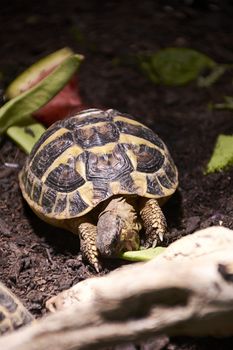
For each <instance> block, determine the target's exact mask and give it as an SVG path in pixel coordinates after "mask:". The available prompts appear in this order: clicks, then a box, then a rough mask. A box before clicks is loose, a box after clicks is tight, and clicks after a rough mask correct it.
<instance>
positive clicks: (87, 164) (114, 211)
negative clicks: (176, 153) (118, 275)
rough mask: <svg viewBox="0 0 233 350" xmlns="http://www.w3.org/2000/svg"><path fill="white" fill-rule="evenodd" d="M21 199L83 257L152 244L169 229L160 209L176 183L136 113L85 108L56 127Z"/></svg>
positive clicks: (166, 156)
mask: <svg viewBox="0 0 233 350" xmlns="http://www.w3.org/2000/svg"><path fill="white" fill-rule="evenodd" d="M19 183H20V188H21V190H22V194H23V197H24V198H25V200H26V201H27V203H28V204H29V206H30V207H31V208H32V210H33V211H34V212H35V213H36V214H37V215H38V216H39V217H40V218H41V219H42V220H44V221H46V222H47V223H50V224H52V225H55V226H58V227H62V228H65V229H67V230H69V231H71V232H73V233H75V234H77V235H79V238H80V249H81V252H82V255H83V257H85V258H86V259H87V260H88V262H89V263H90V264H91V265H92V266H94V267H95V269H96V271H97V272H99V271H100V269H101V263H100V257H116V256H118V254H119V253H120V252H123V251H125V250H137V249H138V248H139V244H140V240H141V243H142V241H143V239H142V237H140V231H141V229H142V228H143V229H144V241H143V245H144V247H145V248H148V247H155V246H156V244H157V242H158V241H162V240H163V236H164V234H165V233H166V231H167V228H166V227H167V225H166V220H165V217H164V215H163V212H162V210H161V207H160V206H161V205H162V204H163V203H164V201H165V200H166V199H167V198H169V197H170V196H171V195H172V194H173V193H174V192H175V190H176V188H177V186H178V173H177V168H176V166H175V164H174V162H173V160H172V158H171V156H170V153H169V151H168V149H167V147H166V145H165V144H164V142H163V141H162V140H161V139H160V138H159V137H158V136H157V134H155V133H154V132H153V131H152V130H151V129H150V128H148V127H147V126H145V125H143V124H141V123H140V122H138V121H137V120H135V119H134V118H133V117H132V116H130V115H128V114H125V113H120V112H118V111H116V110H114V109H108V110H106V111H103V110H100V109H94V108H92V109H87V110H84V111H81V112H79V113H78V114H76V115H74V116H71V117H69V118H67V119H63V120H61V121H58V122H55V123H54V124H53V125H52V126H50V127H49V128H48V129H47V130H46V131H45V133H44V134H43V135H42V136H41V138H40V139H39V141H38V142H37V143H36V144H35V146H34V148H33V149H32V151H31V154H30V155H29V157H28V158H27V160H26V163H25V165H24V167H23V169H22V170H21V172H20V174H19Z"/></svg>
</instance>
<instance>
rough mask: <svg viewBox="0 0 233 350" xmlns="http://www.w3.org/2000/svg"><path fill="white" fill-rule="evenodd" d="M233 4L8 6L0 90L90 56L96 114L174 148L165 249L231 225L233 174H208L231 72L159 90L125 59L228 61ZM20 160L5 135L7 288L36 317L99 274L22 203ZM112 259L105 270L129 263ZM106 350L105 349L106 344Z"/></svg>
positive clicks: (85, 75) (88, 89)
mask: <svg viewBox="0 0 233 350" xmlns="http://www.w3.org/2000/svg"><path fill="white" fill-rule="evenodd" d="M232 15H233V6H232V5H231V2H230V1H229V2H228V1H194V2H192V1H178V0H177V1H157V2H156V1H150V0H144V1H140V2H133V1H125V2H118V1H113V0H110V1H107V2H99V1H94V0H93V1H87V0H86V1H77V2H74V1H65V2H58V1H55V0H53V1H48V2H47V3H46V5H44V7H43V6H42V5H41V4H39V3H35V4H33V5H32V3H31V2H29V1H21V2H15V3H14V5H13V4H12V3H11V2H7V3H5V5H4V6H2V7H1V12H0V23H1V29H2V30H1V31H2V34H3V35H2V36H1V39H0V42H1V56H0V72H1V80H0V84H1V89H2V90H1V91H2V92H3V91H4V88H5V87H6V86H7V84H8V83H9V82H10V81H11V80H12V79H13V78H14V77H15V76H16V75H17V74H19V73H20V72H22V71H23V70H24V69H25V68H26V67H28V66H29V65H30V64H32V63H33V62H35V61H36V60H38V59H39V58H41V57H43V56H45V55H46V54H49V53H51V52H53V51H55V50H57V49H59V48H61V47H64V46H70V47H71V48H72V49H73V50H74V51H75V52H77V53H81V54H83V55H85V61H84V63H82V65H81V68H80V71H79V84H80V92H81V96H82V98H83V101H84V103H85V105H87V106H89V107H103V108H115V109H118V110H119V111H122V112H127V113H129V114H132V115H133V116H135V117H136V118H137V119H138V120H139V121H142V122H144V123H145V124H147V125H148V126H149V127H151V128H152V129H153V130H154V131H155V132H156V133H158V134H159V136H160V137H161V138H162V139H163V140H164V141H165V143H166V144H167V146H168V148H169V150H170V152H171V154H172V156H173V159H174V161H175V163H176V165H177V167H178V170H179V182H180V185H179V189H178V191H177V192H176V194H175V195H174V196H173V197H172V198H171V199H170V200H169V201H168V202H167V204H166V205H165V207H164V213H165V215H166V218H167V221H168V231H169V235H168V236H167V239H166V241H165V244H166V245H167V244H170V243H171V242H173V241H174V240H176V239H178V238H180V237H182V236H184V235H187V234H190V233H192V232H194V231H196V230H199V229H201V228H205V227H208V226H211V225H223V226H225V227H228V228H231V229H233V168H230V169H229V170H227V171H224V172H218V173H215V174H210V175H204V169H205V166H206V164H207V162H208V160H209V158H210V156H211V153H212V150H213V147H214V144H215V142H216V138H217V136H218V135H219V134H227V135H229V134H232V133H233V122H232V111H227V110H225V111H223V110H222V111H219V110H214V109H211V108H209V104H210V103H211V102H214V103H218V102H221V101H222V100H223V97H224V96H232V75H230V74H225V75H223V76H222V77H221V79H220V80H219V81H218V82H217V83H215V84H214V85H212V86H210V87H209V88H200V87H197V84H196V83H191V84H189V85H187V86H185V87H164V86H156V85H153V84H152V83H151V82H150V81H148V80H147V79H146V78H145V77H144V76H143V75H142V74H141V73H140V72H139V71H138V70H137V69H136V68H135V67H133V66H132V65H131V64H129V62H130V59H129V56H131V55H134V54H137V53H150V52H156V51H157V50H159V49H161V48H165V47H174V46H176V47H177V46H178V47H191V48H194V49H196V50H199V51H201V52H203V53H205V54H207V55H209V56H210V57H211V58H212V59H214V60H215V61H217V62H219V63H232V62H233V49H232V34H233V21H232ZM24 161H25V154H24V153H23V152H21V151H20V150H19V149H18V147H17V146H16V145H14V144H13V143H12V142H11V141H10V140H9V139H7V138H6V137H1V139H0V272H1V280H2V281H3V282H4V283H5V284H6V285H7V286H8V287H9V288H10V289H11V290H12V291H13V292H14V293H15V294H16V295H17V296H18V297H19V298H20V299H21V300H22V301H23V302H24V304H25V306H26V307H27V308H28V309H29V310H30V311H31V312H32V313H33V315H34V316H35V317H38V318H39V317H41V316H42V315H44V314H45V312H46V310H45V301H46V300H47V299H48V298H49V297H51V296H53V295H55V294H57V293H59V292H61V291H62V290H64V289H67V288H69V287H71V286H72V285H73V284H75V283H77V282H79V281H81V280H84V279H86V278H88V277H91V276H94V275H96V273H95V271H94V270H93V269H92V268H91V267H90V266H88V265H87V264H86V263H85V261H83V260H82V257H81V255H80V252H79V241H78V238H77V237H75V236H74V235H72V234H70V233H68V232H65V231H62V230H60V229H57V228H54V227H51V226H48V225H47V224H45V223H43V222H41V220H39V219H38V218H37V217H36V216H35V215H34V214H33V213H32V211H31V210H30V209H29V207H28V206H27V205H26V203H25V202H24V201H23V199H22V196H21V193H20V190H19V185H18V177H17V176H18V172H19V170H20V168H21V167H22V165H23V164H24ZM124 263H125V262H123V261H106V264H105V269H104V271H103V272H102V273H101V274H104V273H107V272H108V271H110V270H112V269H114V268H116V267H118V266H120V265H121V264H124ZM231 343H232V338H226V339H221V340H220V339H214V338H200V339H196V338H184V337H179V338H170V339H169V338H168V337H166V336H163V337H159V338H153V339H149V340H146V341H144V342H141V343H138V344H126V345H118V346H116V347H114V348H111V349H115V350H126V349H127V350H131V349H140V350H149V349H155V350H156V349H164V350H178V349H179V350H181V349H182V350H189V349H195V350H200V349H207V348H211V349H229V348H230V347H231ZM108 350H110V348H108Z"/></svg>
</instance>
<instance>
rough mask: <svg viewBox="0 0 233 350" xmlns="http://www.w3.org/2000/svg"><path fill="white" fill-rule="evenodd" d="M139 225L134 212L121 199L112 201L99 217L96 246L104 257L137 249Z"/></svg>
mask: <svg viewBox="0 0 233 350" xmlns="http://www.w3.org/2000/svg"><path fill="white" fill-rule="evenodd" d="M138 231H139V225H138V223H137V217H136V215H135V211H134V209H133V207H132V206H131V205H129V204H128V203H126V202H125V200H122V198H116V199H113V200H112V201H111V202H110V203H109V205H108V206H107V207H106V209H105V210H104V211H103V212H102V213H101V214H100V215H99V220H98V223H97V237H96V246H97V249H98V250H99V252H100V254H101V255H102V256H105V257H117V256H118V255H119V254H120V253H121V252H124V251H127V250H137V249H139V244H140V241H139V233H138Z"/></svg>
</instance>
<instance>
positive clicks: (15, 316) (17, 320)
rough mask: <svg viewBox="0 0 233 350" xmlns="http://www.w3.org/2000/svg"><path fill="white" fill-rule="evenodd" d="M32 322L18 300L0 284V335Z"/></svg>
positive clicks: (30, 316) (28, 313)
mask: <svg viewBox="0 0 233 350" xmlns="http://www.w3.org/2000/svg"><path fill="white" fill-rule="evenodd" d="M33 320H34V317H33V316H32V315H31V314H30V312H29V311H27V310H26V309H25V307H24V306H23V304H22V303H21V302H20V301H19V299H18V298H17V297H16V296H15V295H14V294H13V293H12V292H11V291H10V290H9V289H8V288H7V287H6V286H5V285H3V284H2V283H1V282H0V335H2V334H5V333H8V332H11V331H13V330H15V329H18V328H20V327H22V326H24V325H26V324H28V323H30V322H32V321H33Z"/></svg>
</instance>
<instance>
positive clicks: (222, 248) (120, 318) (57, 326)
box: [0, 228, 233, 350]
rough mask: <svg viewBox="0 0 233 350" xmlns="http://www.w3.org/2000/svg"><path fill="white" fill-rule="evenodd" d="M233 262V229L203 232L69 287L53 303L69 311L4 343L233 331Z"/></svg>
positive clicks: (51, 344)
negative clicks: (152, 257) (154, 256)
mask: <svg viewBox="0 0 233 350" xmlns="http://www.w3.org/2000/svg"><path fill="white" fill-rule="evenodd" d="M214 242H215V243H214ZM193 248H194V250H193ZM189 256H191V258H189ZM232 267H233V231H230V230H227V229H224V228H210V229H209V230H203V231H200V232H197V233H196V234H194V235H192V236H189V237H186V238H184V239H182V240H180V241H179V242H178V241H177V242H176V243H175V244H173V245H172V246H171V247H170V248H169V249H168V250H167V252H166V253H164V254H163V255H162V256H161V257H160V258H158V259H155V260H153V261H151V262H149V263H145V264H143V263H141V264H135V265H131V266H127V267H124V268H123V269H119V270H117V271H114V272H113V273H110V274H109V275H108V276H105V277H101V278H93V279H90V280H88V281H84V282H81V283H79V284H78V285H76V286H75V287H73V288H71V289H70V290H69V291H68V292H66V293H62V294H61V295H60V296H58V298H57V299H53V300H52V301H50V303H48V305H49V306H50V308H51V307H52V306H53V308H54V307H55V308H62V307H63V306H65V308H64V309H63V310H60V311H57V312H55V313H54V314H52V315H49V316H47V317H45V318H43V319H42V320H40V321H38V322H37V323H35V324H33V325H30V326H27V327H25V328H24V329H21V330H19V331H17V332H15V333H13V334H11V335H7V336H4V337H2V338H1V339H0V349H4V350H13V349H14V350H45V349H46V350H54V349H56V350H71V349H72V350H74V349H88V350H91V349H98V348H101V347H103V346H106V345H109V344H115V343H119V342H124V341H134V340H139V339H142V338H145V337H149V336H151V335H152V334H153V335H155V334H164V333H166V334H168V335H192V336H202V335H213V336H226V335H233V282H232V280H233V268H232ZM90 288H91V293H90V294H88V295H87V297H86V296H85V294H86V293H88V291H89V290H90ZM64 300H66V302H65V303H64ZM68 304H69V306H67V305H68Z"/></svg>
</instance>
